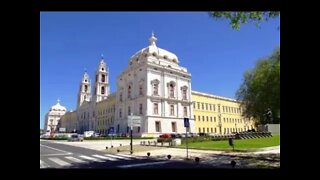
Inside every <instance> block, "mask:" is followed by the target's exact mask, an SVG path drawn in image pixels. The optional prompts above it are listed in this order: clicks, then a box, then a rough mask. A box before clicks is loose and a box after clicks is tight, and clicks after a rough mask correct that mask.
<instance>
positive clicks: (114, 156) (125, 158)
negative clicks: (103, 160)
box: [104, 154, 131, 160]
mask: <svg viewBox="0 0 320 180" xmlns="http://www.w3.org/2000/svg"><path fill="white" fill-rule="evenodd" d="M104 155H105V156H108V157H113V158H117V159H124V160H131V159H130V158H127V157H121V156H116V155H112V154H104Z"/></svg>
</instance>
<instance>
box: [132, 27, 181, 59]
mask: <svg viewBox="0 0 320 180" xmlns="http://www.w3.org/2000/svg"><path fill="white" fill-rule="evenodd" d="M156 40H157V38H156V37H154V34H153V33H152V36H151V37H150V39H149V41H150V45H149V46H148V47H145V48H143V49H141V50H140V51H138V52H136V53H135V54H134V55H133V56H131V58H130V61H132V60H134V59H136V58H139V57H140V56H141V55H145V54H149V55H152V56H156V57H159V58H161V59H164V60H166V61H169V62H173V63H176V64H178V63H179V60H178V57H177V56H176V55H175V54H174V53H172V52H169V51H167V50H165V49H162V48H159V47H157V45H156Z"/></svg>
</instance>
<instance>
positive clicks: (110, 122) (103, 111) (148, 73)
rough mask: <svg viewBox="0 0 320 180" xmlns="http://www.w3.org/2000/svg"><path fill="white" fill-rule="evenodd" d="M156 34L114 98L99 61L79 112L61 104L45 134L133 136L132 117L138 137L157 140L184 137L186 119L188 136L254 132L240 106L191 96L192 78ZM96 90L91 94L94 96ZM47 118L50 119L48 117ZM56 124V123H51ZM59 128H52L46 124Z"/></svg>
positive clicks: (82, 89) (84, 83)
mask: <svg viewBox="0 0 320 180" xmlns="http://www.w3.org/2000/svg"><path fill="white" fill-rule="evenodd" d="M156 41H157V38H156V37H155V36H154V34H153V33H152V36H151V37H150V38H149V46H147V47H145V48H143V49H141V50H139V51H137V52H136V53H135V54H134V55H133V56H132V57H131V58H130V59H129V62H128V67H127V68H126V69H125V70H124V71H122V72H121V73H120V75H119V76H118V77H117V84H116V87H117V90H116V92H115V93H112V94H110V85H109V68H108V67H107V64H106V63H105V61H104V58H103V57H101V60H100V63H99V65H98V67H97V69H96V72H95V82H94V85H93V88H92V89H91V82H90V81H89V75H88V73H87V72H86V71H85V72H84V74H83V77H82V79H81V82H80V86H79V93H78V99H77V109H76V110H75V111H68V112H65V108H64V109H63V108H61V107H60V104H59V102H58V104H57V105H56V106H53V107H55V108H54V109H55V110H58V111H59V113H58V114H59V116H57V115H56V112H52V111H53V110H54V109H53V107H52V108H51V110H50V112H52V113H53V114H55V115H53V116H46V120H45V121H46V122H45V129H47V130H50V131H55V132H56V131H57V130H58V128H59V127H62V128H66V131H67V132H74V131H75V130H76V131H77V132H78V133H83V132H84V131H96V132H98V133H101V134H107V133H108V129H109V128H110V127H113V128H114V130H115V133H117V134H128V133H129V132H130V118H129V117H130V116H135V117H138V119H139V120H140V123H139V125H138V126H134V127H133V135H134V136H151V137H157V136H159V135H160V134H164V133H184V132H185V131H186V129H185V127H184V121H183V119H184V118H189V122H190V128H189V129H188V130H189V132H193V133H215V134H229V133H232V132H240V131H246V130H249V129H253V128H255V127H254V124H253V121H252V119H247V118H244V117H242V116H241V112H242V109H241V108H240V103H239V102H238V101H236V100H234V99H230V98H225V97H221V96H215V95H211V94H206V93H202V92H197V91H192V88H191V73H190V72H188V70H187V68H186V67H182V66H180V65H179V62H180V61H179V59H178V57H177V56H176V55H175V54H174V53H172V52H169V51H167V50H164V49H162V48H159V47H158V46H157V44H156ZM91 90H93V94H92V93H91ZM50 112H49V113H50ZM52 119H53V120H52ZM51 120H52V122H53V121H54V122H55V126H54V128H51V127H50V128H48V127H49V125H48V122H50V121H51Z"/></svg>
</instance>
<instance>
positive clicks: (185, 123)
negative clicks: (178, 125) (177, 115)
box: [184, 118, 190, 127]
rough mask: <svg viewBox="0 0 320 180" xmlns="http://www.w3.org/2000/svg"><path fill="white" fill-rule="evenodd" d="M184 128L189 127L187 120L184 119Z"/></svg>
mask: <svg viewBox="0 0 320 180" xmlns="http://www.w3.org/2000/svg"><path fill="white" fill-rule="evenodd" d="M184 127H190V124H189V118H184Z"/></svg>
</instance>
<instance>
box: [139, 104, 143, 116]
mask: <svg viewBox="0 0 320 180" xmlns="http://www.w3.org/2000/svg"><path fill="white" fill-rule="evenodd" d="M139 114H140V115H142V104H139Z"/></svg>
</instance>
